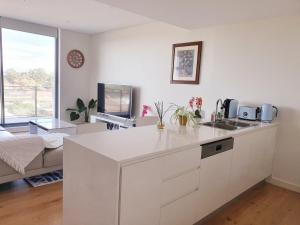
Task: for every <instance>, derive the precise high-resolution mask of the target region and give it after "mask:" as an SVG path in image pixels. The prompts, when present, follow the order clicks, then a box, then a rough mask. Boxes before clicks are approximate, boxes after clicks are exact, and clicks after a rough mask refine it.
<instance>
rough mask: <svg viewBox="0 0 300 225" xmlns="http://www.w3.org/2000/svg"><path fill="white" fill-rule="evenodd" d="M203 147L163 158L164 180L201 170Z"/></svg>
mask: <svg viewBox="0 0 300 225" xmlns="http://www.w3.org/2000/svg"><path fill="white" fill-rule="evenodd" d="M200 162H201V146H199V148H194V149H190V150H185V151H181V152H177V153H174V154H170V155H168V156H165V157H162V159H161V163H162V164H161V165H162V180H167V179H170V178H174V177H176V176H179V175H181V174H183V173H186V172H188V171H190V170H195V169H197V168H200Z"/></svg>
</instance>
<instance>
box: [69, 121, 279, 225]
mask: <svg viewBox="0 0 300 225" xmlns="http://www.w3.org/2000/svg"><path fill="white" fill-rule="evenodd" d="M277 127H278V124H277V123H271V124H264V123H258V125H257V126H252V127H249V128H243V129H238V130H235V131H228V130H223V129H217V128H212V127H206V126H198V127H179V126H176V125H167V127H166V128H165V129H164V130H158V129H157V128H156V126H145V127H139V128H131V129H128V130H119V131H112V132H101V133H92V134H85V135H80V136H72V137H67V138H66V139H65V141H64V224H65V225H85V224H89V225H96V224H97V225H141V224H142V225H192V224H194V223H196V222H197V221H199V220H201V219H202V218H204V217H205V216H207V215H208V214H210V213H211V212H213V211H214V210H216V209H217V208H219V207H221V206H222V205H224V204H225V203H226V202H228V201H230V200H232V199H233V198H235V197H237V196H238V195H240V194H241V193H242V192H244V191H246V190H247V189H248V188H250V187H251V186H253V185H255V184H257V183H259V182H260V181H262V180H264V179H266V178H267V177H269V176H270V175H271V174H272V162H273V156H274V151H275V142H276V131H277ZM229 142H230V143H232V145H228V143H229ZM229 146H230V147H229ZM202 149H203V151H204V149H206V150H205V151H208V153H209V154H208V155H206V156H205V154H203V153H204V152H202ZM204 156H205V157H204Z"/></svg>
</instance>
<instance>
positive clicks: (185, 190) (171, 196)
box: [161, 169, 200, 206]
mask: <svg viewBox="0 0 300 225" xmlns="http://www.w3.org/2000/svg"><path fill="white" fill-rule="evenodd" d="M199 178H200V170H199V169H197V170H193V171H191V172H188V173H185V174H183V175H181V176H178V177H176V178H173V179H169V180H166V181H165V182H163V183H162V193H161V205H162V206H164V205H167V204H169V203H171V202H173V201H175V200H177V199H179V198H182V197H183V196H186V195H188V194H190V193H192V192H194V191H196V190H197V189H198V188H199V180H200V179H199Z"/></svg>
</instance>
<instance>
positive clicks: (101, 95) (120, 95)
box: [97, 83, 132, 118]
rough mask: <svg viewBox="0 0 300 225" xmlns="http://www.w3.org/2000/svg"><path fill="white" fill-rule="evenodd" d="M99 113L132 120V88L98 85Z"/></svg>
mask: <svg viewBox="0 0 300 225" xmlns="http://www.w3.org/2000/svg"><path fill="white" fill-rule="evenodd" d="M97 111H98V112H100V113H107V114H111V115H115V116H121V117H126V118H130V117H131V111H132V87H131V86H127V85H116V84H104V83H98V107H97Z"/></svg>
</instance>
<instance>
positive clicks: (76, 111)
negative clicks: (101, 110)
mask: <svg viewBox="0 0 300 225" xmlns="http://www.w3.org/2000/svg"><path fill="white" fill-rule="evenodd" d="M96 105H97V100H94V99H91V100H90V101H89V104H88V106H85V104H84V102H83V101H82V99H80V98H78V99H77V101H76V106H77V108H67V109H66V111H71V113H70V120H71V121H74V120H78V119H79V118H80V115H81V114H82V113H83V114H84V121H85V122H89V117H90V111H91V110H92V109H94V108H95V107H96Z"/></svg>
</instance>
